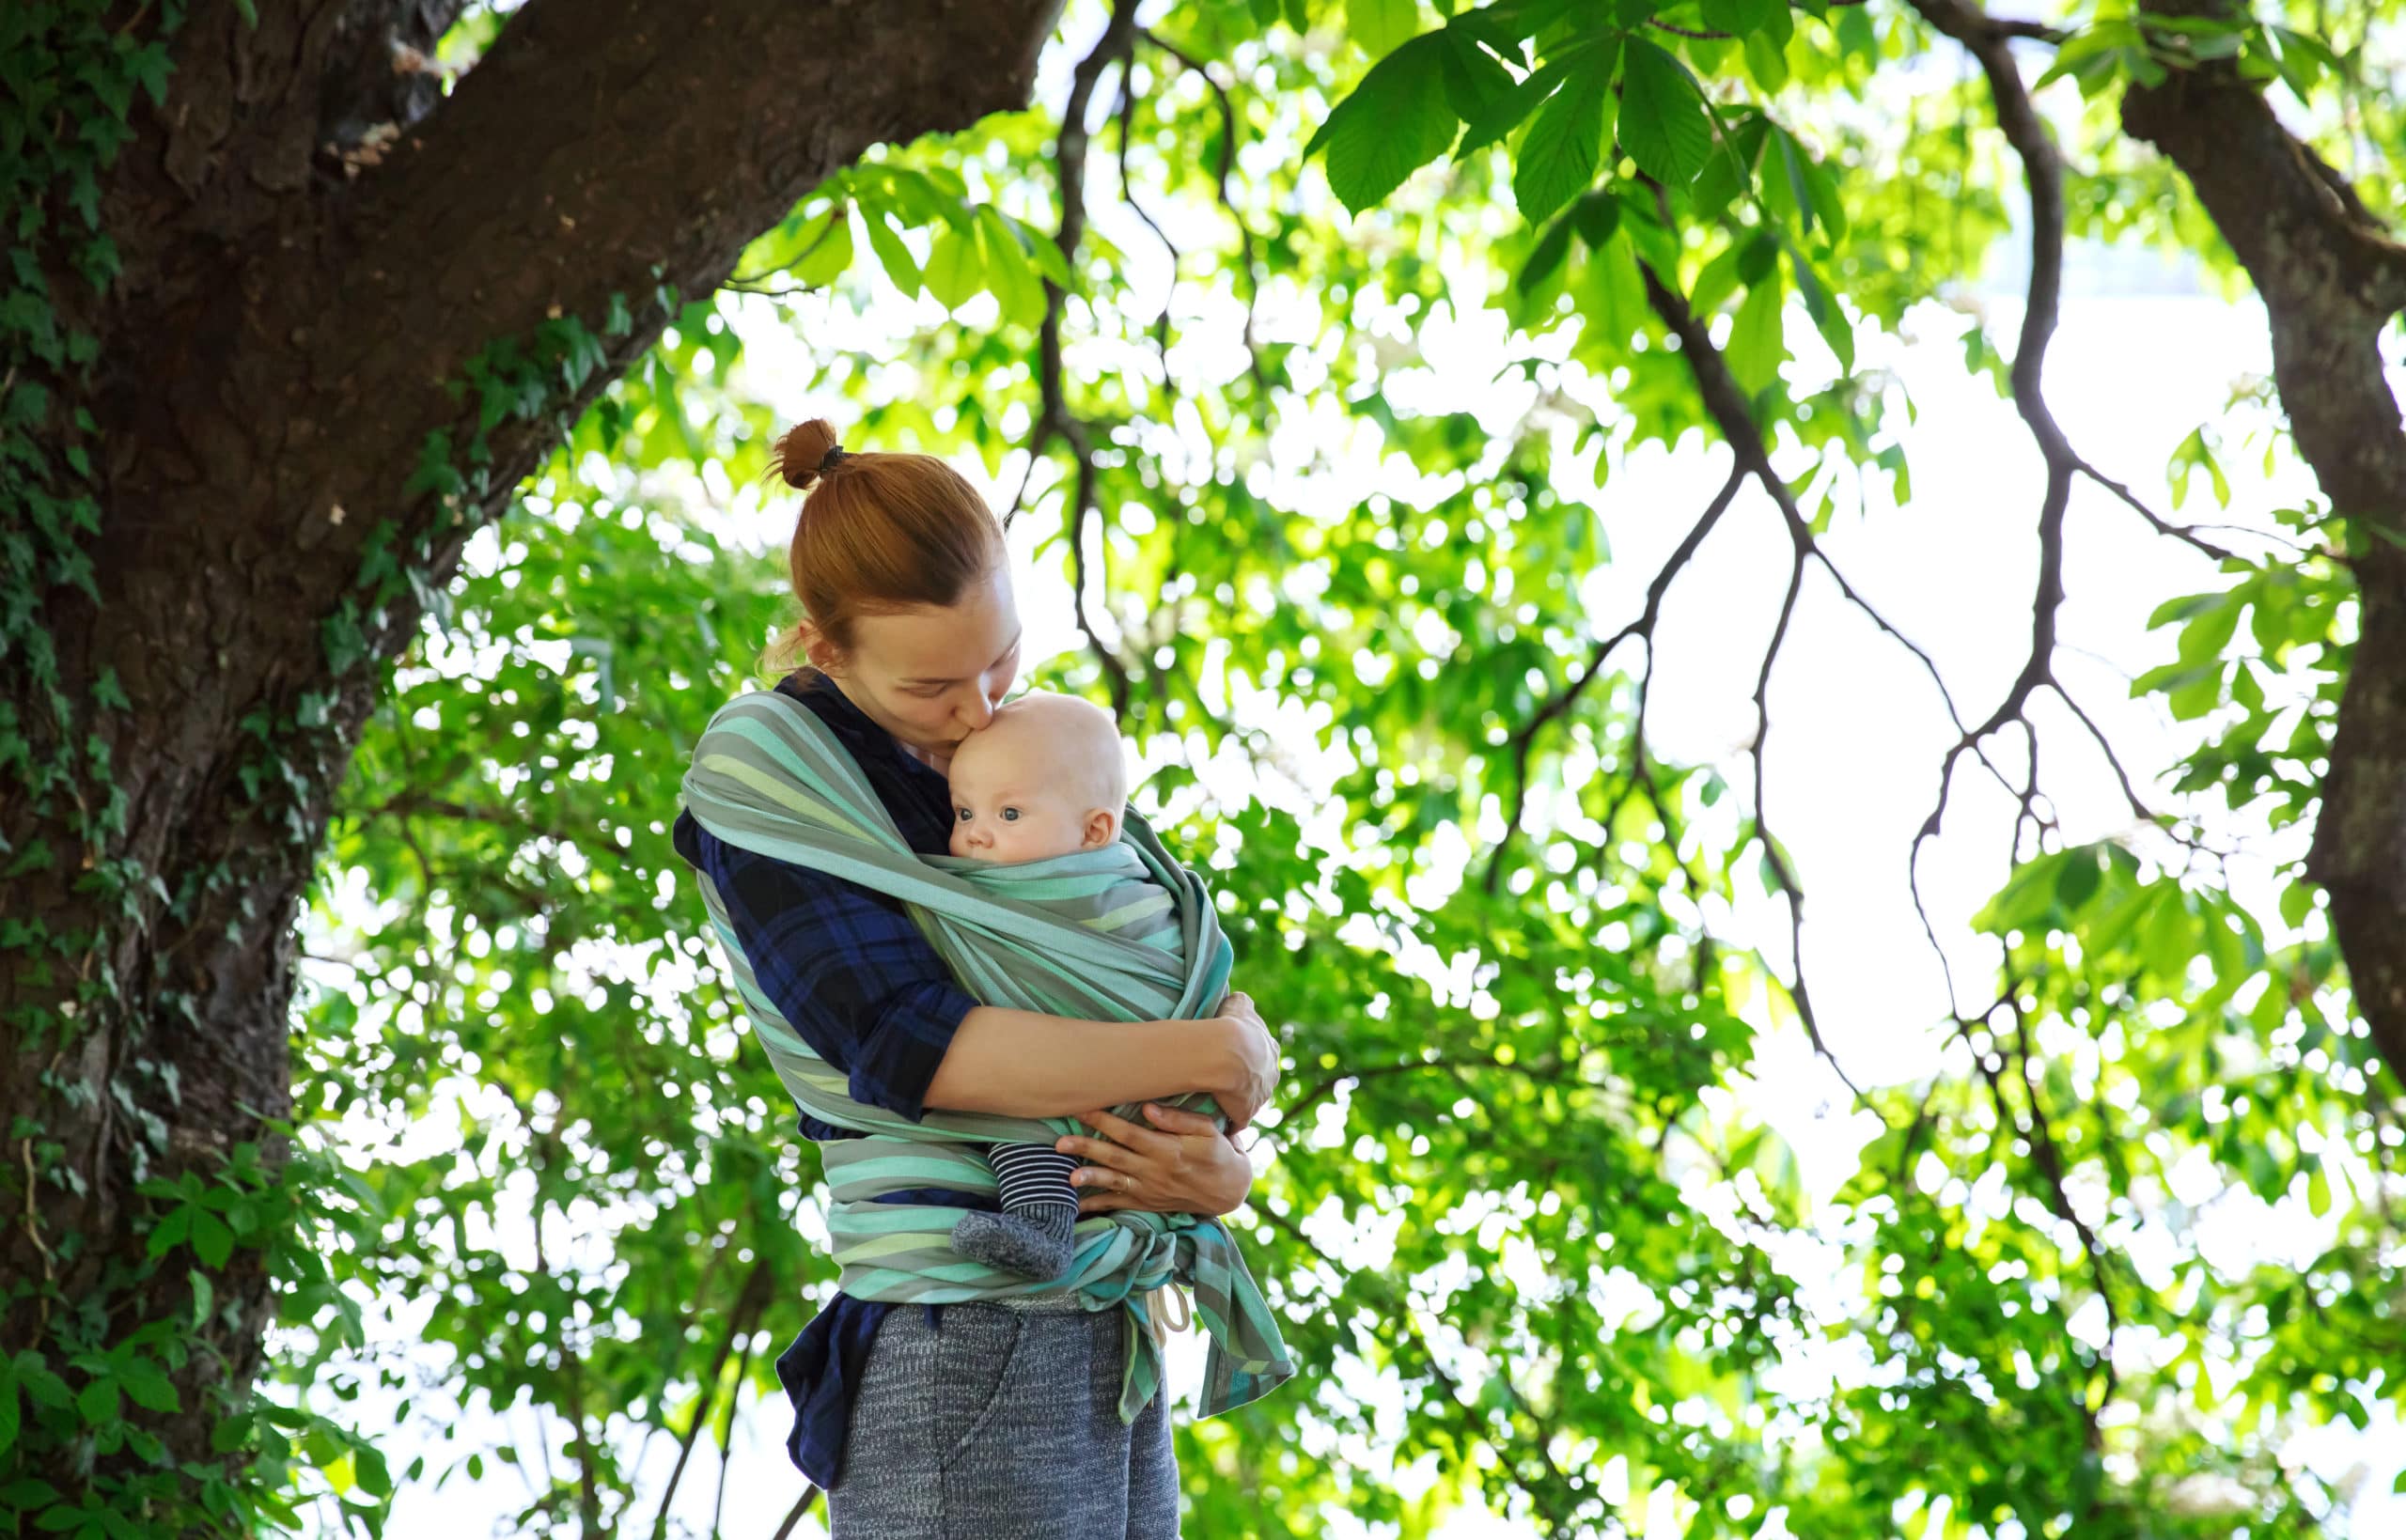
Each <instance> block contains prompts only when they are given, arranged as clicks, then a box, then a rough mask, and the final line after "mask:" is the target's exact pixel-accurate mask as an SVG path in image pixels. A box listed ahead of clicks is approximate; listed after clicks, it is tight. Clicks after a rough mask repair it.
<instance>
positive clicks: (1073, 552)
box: [1013, 0, 1136, 721]
mask: <svg viewBox="0 0 2406 1540" xmlns="http://www.w3.org/2000/svg"><path fill="white" fill-rule="evenodd" d="M1135 29H1136V3H1135V0H1117V3H1116V4H1115V5H1114V6H1113V7H1112V10H1111V22H1110V24H1109V25H1107V26H1105V27H1104V28H1103V32H1102V38H1101V40H1100V41H1098V42H1097V43H1096V44H1095V46H1094V50H1093V52H1091V53H1089V54H1087V55H1086V57H1085V58H1083V59H1081V60H1079V61H1078V67H1077V70H1076V71H1075V72H1074V73H1073V74H1072V76H1071V77H1070V100H1069V101H1068V103H1067V104H1066V105H1065V106H1064V107H1063V109H1062V113H1061V132H1060V133H1059V134H1058V135H1056V136H1055V141H1054V153H1055V160H1056V161H1057V163H1058V165H1059V170H1060V179H1061V226H1060V232H1059V234H1058V235H1057V236H1056V237H1055V242H1056V243H1057V244H1058V245H1059V246H1060V248H1061V256H1062V258H1063V260H1064V261H1066V262H1068V263H1069V264H1070V266H1071V268H1072V269H1073V270H1074V268H1075V266H1076V263H1077V254H1078V244H1079V242H1080V241H1081V240H1082V239H1083V238H1084V236H1085V234H1086V145H1087V141H1088V138H1089V134H1088V132H1087V129H1086V111H1087V107H1088V104H1089V103H1090V102H1092V101H1093V100H1094V88H1095V85H1096V83H1097V82H1098V81H1099V80H1101V77H1102V71H1103V70H1105V69H1107V68H1108V67H1109V66H1111V65H1112V64H1113V63H1115V62H1117V63H1119V64H1121V65H1122V67H1123V68H1124V67H1125V64H1126V61H1127V59H1128V56H1129V54H1130V53H1131V52H1132V51H1133V48H1134V46H1135ZM1066 300H1067V296H1066V295H1064V294H1063V293H1062V291H1061V288H1060V286H1058V285H1056V284H1055V283H1054V282H1052V280H1050V279H1047V280H1046V281H1045V285H1044V322H1043V325H1042V326H1040V327H1039V329H1038V332H1037V355H1038V359H1037V362H1038V369H1037V379H1038V385H1039V390H1040V391H1041V393H1042V396H1043V402H1044V410H1043V412H1042V413H1041V414H1040V415H1039V417H1038V419H1037V424H1036V429H1035V432H1034V433H1033V434H1032V435H1031V437H1030V439H1029V443H1028V453H1029V455H1030V457H1031V464H1030V467H1029V469H1030V473H1031V474H1033V471H1034V466H1033V463H1032V457H1033V456H1034V455H1035V454H1036V453H1037V452H1038V450H1039V449H1040V448H1041V447H1042V446H1043V445H1044V444H1045V443H1048V442H1049V441H1050V440H1051V439H1053V438H1055V437H1058V438H1059V439H1060V440H1061V441H1062V442H1063V443H1067V444H1068V445H1069V446H1070V456H1071V458H1072V459H1075V461H1076V462H1077V475H1076V478H1075V484H1074V487H1075V490H1074V491H1073V492H1072V494H1071V497H1070V506H1069V508H1068V510H1067V517H1066V524H1067V526H1068V527H1067V530H1066V533H1067V535H1068V537H1069V542H1070V578H1071V581H1072V583H1074V584H1075V595H1074V603H1073V604H1072V606H1071V609H1072V613H1073V614H1074V615H1075V617H1076V620H1077V624H1078V630H1079V631H1080V632H1082V633H1083V634H1084V635H1085V637H1086V648H1087V650H1088V651H1090V652H1092V653H1093V654H1094V656H1095V661H1097V662H1098V663H1100V664H1101V667H1102V672H1103V677H1104V680H1105V682H1106V683H1107V684H1108V685H1109V686H1110V690H1111V707H1112V713H1113V714H1114V715H1115V716H1117V717H1118V718H1119V719H1121V720H1122V721H1125V720H1126V718H1127V715H1128V709H1129V705H1130V702H1131V699H1132V696H1133V688H1132V685H1131V680H1130V677H1129V671H1128V665H1127V664H1126V663H1124V662H1122V661H1120V660H1119V657H1118V655H1117V653H1115V652H1113V651H1112V650H1111V648H1110V647H1109V646H1107V645H1106V644H1105V643H1104V642H1103V640H1102V636H1101V632H1099V631H1098V630H1096V629H1095V626H1094V621H1093V619H1092V617H1091V616H1090V615H1089V614H1087V613H1086V517H1087V515H1088V514H1093V513H1100V512H1101V509H1100V507H1099V506H1097V502H1096V498H1095V482H1096V472H1095V463H1094V442H1093V438H1092V436H1091V435H1090V434H1089V433H1088V431H1087V428H1086V423H1084V422H1083V421H1081V420H1080V419H1079V418H1078V417H1077V416H1076V415H1075V414H1073V413H1072V412H1070V407H1069V395H1068V390H1067V388H1066V386H1065V384H1064V382H1063V380H1062V367H1061V317H1062V312H1063V309H1064V305H1065V302H1066ZM1023 490H1024V488H1023ZM1016 511H1017V508H1016V506H1014V508H1013V512H1014V513H1016Z"/></svg>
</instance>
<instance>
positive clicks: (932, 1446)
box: [827, 1296, 1178, 1540]
mask: <svg viewBox="0 0 2406 1540" xmlns="http://www.w3.org/2000/svg"><path fill="white" fill-rule="evenodd" d="M1128 1330H1130V1328H1129V1324H1128V1313H1127V1312H1126V1311H1124V1310H1106V1311H1101V1312H1097V1313H1093V1314H1088V1313H1087V1312H1086V1311H1083V1310H1079V1309H1076V1308H1075V1306H1074V1305H1073V1304H1071V1303H1070V1302H1068V1301H1063V1300H1061V1299H1059V1297H1057V1296H1056V1297H1055V1298H1054V1299H1051V1300H1031V1301H1027V1302H1025V1303H1023V1304H1019V1305H1016V1306H1014V1307H1012V1308H1004V1307H1000V1306H995V1305H982V1304H980V1305H970V1304H961V1305H945V1307H944V1308H943V1309H942V1310H941V1311H940V1312H938V1324H937V1325H936V1326H934V1327H930V1326H929V1325H928V1313H927V1311H926V1310H924V1309H922V1308H920V1307H919V1306H916V1305H906V1306H904V1307H902V1308H901V1309H898V1310H894V1311H889V1312H888V1313H887V1314H886V1316H885V1319H884V1321H883V1323H882V1324H881V1325H880V1326H879V1327H878V1330H877V1340H876V1341H875V1343H874V1344H872V1345H871V1346H870V1348H869V1354H868V1368H867V1371H866V1372H865V1373H864V1374H863V1375H862V1377H861V1383H860V1386H859V1388H858V1389H857V1390H856V1391H855V1392H853V1399H852V1414H851V1424H850V1428H849V1431H848V1432H847V1433H846V1436H845V1439H844V1463H843V1470H842V1472H841V1473H840V1474H839V1475H838V1476H837V1477H836V1484H835V1485H834V1486H831V1487H829V1488H828V1490H827V1519H828V1524H829V1526H830V1528H831V1530H832V1532H833V1536H834V1540H1097V1537H1108V1536H1118V1535H1123V1534H1124V1535H1126V1536H1127V1537H1128V1540H1165V1537H1171V1536H1175V1535H1176V1534H1177V1533H1178V1458H1177V1456H1176V1455H1175V1454H1173V1453H1172V1452H1171V1449H1170V1439H1169V1417H1168V1413H1167V1411H1166V1408H1165V1407H1164V1403H1165V1402H1166V1401H1167V1399H1168V1397H1167V1394H1166V1393H1162V1394H1156V1395H1155V1396H1154V1397H1153V1399H1152V1400H1151V1402H1149V1403H1148V1405H1147V1406H1146V1408H1145V1409H1144V1410H1143V1411H1142V1412H1141V1413H1139V1414H1138V1415H1137V1418H1136V1420H1135V1422H1133V1423H1122V1422H1121V1421H1120V1420H1119V1377H1120V1361H1121V1355H1122V1353H1123V1351H1124V1343H1125V1333H1126V1332H1127V1331H1128ZM1165 1391H1166V1387H1164V1392H1165Z"/></svg>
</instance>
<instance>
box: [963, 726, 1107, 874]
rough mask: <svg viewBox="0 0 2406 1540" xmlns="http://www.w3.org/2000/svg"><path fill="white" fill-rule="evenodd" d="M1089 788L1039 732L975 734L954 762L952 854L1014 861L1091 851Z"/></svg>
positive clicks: (998, 730) (964, 743) (989, 732)
mask: <svg viewBox="0 0 2406 1540" xmlns="http://www.w3.org/2000/svg"><path fill="white" fill-rule="evenodd" d="M1084 782H1085V777H1083V776H1080V775H1076V774H1073V773H1070V770H1069V768H1068V767H1066V766H1064V765H1062V764H1061V763H1060V762H1059V759H1058V756H1057V755H1056V754H1052V753H1049V752H1047V750H1046V748H1045V746H1044V745H1043V743H1042V742H1041V741H1040V740H1039V735H1037V734H1035V733H1030V732H1013V731H1009V730H1008V729H1004V728H1002V727H1001V726H1000V724H999V723H998V724H997V727H995V728H989V729H987V730H985V731H983V732H976V733H972V734H970V735H969V737H968V738H967V739H965V740H964V741H963V742H962V743H961V748H960V749H959V750H958V751H956V752H955V753H954V754H953V756H952V817H953V823H952V853H953V854H954V855H957V856H968V857H971V858H973V859H975V860H977V861H1014V862H1015V861H1047V860H1050V859H1051V858H1053V857H1055V856H1065V855H1068V854H1069V853H1070V851H1072V850H1079V849H1084V848H1086V843H1087V834H1088V828H1089V824H1088V819H1089V816H1090V814H1091V813H1092V812H1093V811H1094V810H1093V809H1091V808H1088V807H1086V806H1083V805H1081V804H1082V803H1083V801H1085V799H1083V798H1081V797H1080V796H1079V795H1078V791H1079V789H1080V788H1081V787H1082V786H1083V785H1084Z"/></svg>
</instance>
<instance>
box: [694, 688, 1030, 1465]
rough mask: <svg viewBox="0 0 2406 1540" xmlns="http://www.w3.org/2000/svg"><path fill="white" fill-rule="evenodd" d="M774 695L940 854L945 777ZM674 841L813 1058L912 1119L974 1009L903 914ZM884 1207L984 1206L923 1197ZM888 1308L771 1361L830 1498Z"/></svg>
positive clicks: (809, 1135) (835, 1310)
mask: <svg viewBox="0 0 2406 1540" xmlns="http://www.w3.org/2000/svg"><path fill="white" fill-rule="evenodd" d="M777 688H778V689H779V690H780V691H782V692H785V693H786V694H788V695H790V696H792V697H793V698H794V699H795V700H798V701H800V702H802V703H803V704H804V705H805V706H806V707H808V708H810V709H811V710H812V711H813V712H814V713H816V714H817V716H818V718H819V720H820V722H822V723H825V724H826V725H827V727H828V728H829V730H830V731H832V732H833V733H834V734H835V735H836V739H837V740H838V741H840V742H841V743H842V744H843V745H844V747H845V749H846V750H848V751H849V752H850V753H851V756H852V758H853V759H854V760H855V761H857V762H858V763H859V765H860V768H861V773H862V774H863V775H864V776H866V777H867V780H868V784H869V788H870V789H871V790H872V791H874V792H876V793H877V798H878V801H881V802H883V803H884V804H885V810H886V812H887V813H889V814H891V815H892V816H893V817H894V822H895V824H896V826H897V827H898V828H899V829H900V831H901V832H902V837H903V838H904V839H905V840H907V841H909V842H910V845H911V848H913V849H914V850H916V851H918V852H919V853H921V854H922V855H942V854H944V853H945V850H946V849H947V848H948V847H949V845H950V843H951V839H952V818H953V811H952V793H951V791H950V790H949V788H948V787H947V786H946V785H945V778H944V776H943V775H942V774H940V773H939V772H938V771H936V770H932V769H930V767H929V766H927V765H925V764H923V763H921V762H920V761H918V760H916V759H914V758H912V757H911V756H910V755H909V754H905V753H904V752H903V751H902V749H901V747H900V745H898V744H897V743H896V742H895V741H894V739H893V738H892V736H891V735H889V734H888V733H887V732H886V731H885V730H884V729H883V728H882V727H880V726H878V725H877V724H876V723H873V722H871V721H869V719H868V718H867V716H865V715H863V714H862V712H861V709H860V708H858V707H856V706H854V705H853V704H852V703H851V701H849V700H847V699H845V698H844V695H843V692H841V691H839V690H837V689H836V687H835V686H834V684H832V683H831V682H830V681H829V680H828V679H827V678H826V677H823V676H820V675H816V674H811V675H803V674H794V675H789V676H788V677H786V678H785V680H784V681H783V682H781V683H780V684H779V685H778V686H777ZM673 838H674V840H675V842H676V846H677V853H678V854H679V855H680V856H682V857H684V858H685V860H686V862H687V863H690V864H691V865H693V866H694V867H695V868H696V869H698V870H700V871H702V872H705V873H707V874H709V876H710V879H711V881H712V882H713V883H715V884H716V885H717V887H718V891H719V896H720V897H721V898H722V899H723V900H724V901H725V902H726V917H727V922H728V924H729V925H730V926H733V928H734V931H735V939H736V941H737V943H738V944H739V945H741V946H742V948H743V956H744V957H745V959H746V960H747V961H749V962H750V963H751V965H752V972H753V974H754V976H755V977H756V978H758V981H759V985H760V988H761V991H762V992H763V993H765V994H766V995H767V996H768V997H769V999H770V1000H771V1001H773V1002H774V1003H775V1004H776V1007H777V1009H778V1010H779V1011H780V1012H782V1013H783V1014H784V1016H785V1019H787V1020H788V1021H789V1022H791V1023H792V1024H793V1029H794V1030H795V1031H796V1032H798V1033H800V1034H802V1037H803V1040H804V1041H805V1042H807V1043H808V1044H809V1045H810V1047H811V1050H812V1051H813V1052H815V1053H817V1054H818V1055H819V1056H820V1058H821V1059H823V1060H825V1061H826V1062H827V1063H829V1064H831V1065H834V1066H836V1067H837V1068H840V1069H842V1070H844V1071H845V1072H846V1073H848V1074H849V1075H850V1076H851V1095H852V1099H853V1100H855V1101H860V1102H866V1103H868V1104H870V1105H872V1106H877V1107H883V1108H887V1109H889V1110H891V1111H893V1112H899V1113H901V1114H902V1115H903V1116H904V1117H907V1118H911V1119H913V1120H914V1121H915V1120H916V1119H917V1118H918V1117H919V1116H920V1115H921V1113H922V1112H924V1111H925V1108H926V1097H927V1093H928V1082H929V1081H931V1080H933V1079H934V1078H935V1073H936V1066H937V1065H939V1064H941V1063H943V1061H944V1056H945V1050H947V1049H949V1048H950V1047H951V1046H952V1034H953V1033H954V1032H955V1031H957V1030H958V1029H959V1028H960V1026H961V1018H962V1017H965V1016H967V1015H968V1014H969V1013H970V1011H971V1010H972V1009H974V1008H975V1007H976V1004H977V1002H976V1000H975V999H973V998H971V997H970V996H969V995H968V994H966V993H964V992H963V991H962V990H961V987H960V986H959V985H958V984H956V983H954V982H953V977H952V973H951V972H950V970H948V969H946V968H945V965H944V959H943V958H942V957H939V956H938V955H937V954H936V950H935V948H934V947H933V946H932V945H930V943H929V941H928V939H927V937H926V936H925V935H924V934H922V933H921V931H920V930H919V927H918V926H916V925H915V924H914V923H913V922H912V920H911V917H910V916H909V915H908V914H907V913H905V912H904V911H903V909H902V905H901V904H900V902H899V901H898V900H896V899H893V898H888V897H886V896H885V895H884V894H876V893H871V892H870V891H869V890H868V889H867V888H864V887H860V886H858V885H856V884H854V883H851V882H847V881H844V880H842V879H839V878H834V877H830V876H828V875H827V874H825V873H824V872H816V871H811V870H809V869H807V868H805V867H802V866H795V865H792V864H789V863H786V862H782V861H778V860H776V859H775V858H773V857H771V856H764V855H759V854H757V853H755V852H753V851H750V850H742V849H738V848H735V847H734V846H731V845H727V844H724V843H722V842H721V841H720V840H718V839H717V838H715V837H714V836H712V835H711V833H710V832H709V831H707V830H705V829H703V828H702V827H701V825H699V824H697V823H695V821H694V819H693V817H692V815H690V814H685V813H680V814H679V815H678V816H677V825H676V828H675V830H674V831H673ZM800 1126H801V1130H802V1134H803V1137H804V1138H805V1139H811V1140H817V1141H820V1142H821V1143H824V1142H825V1141H828V1140H833V1139H849V1138H852V1137H854V1136H853V1135H852V1134H851V1132H850V1131H849V1130H847V1129H843V1128H836V1127H834V1126H833V1125H830V1124H825V1123H821V1122H820V1121H818V1120H817V1119H816V1118H811V1117H807V1116H805V1117H804V1118H802V1119H801V1125H800ZM885 1201H887V1202H904V1203H940V1204H950V1205H954V1206H963V1205H967V1206H980V1207H987V1208H992V1206H993V1205H992V1202H985V1203H978V1202H977V1201H976V1200H975V1199H970V1198H966V1197H964V1196H963V1195H961V1194H957V1193H949V1192H933V1191H921V1192H898V1193H895V1194H892V1195H890V1196H889V1197H888V1198H887V1199H886V1200H885ZM892 1308H893V1307H892V1306H891V1305H889V1304H886V1303H884V1302H883V1301H882V1300H875V1299H853V1298H852V1297H851V1295H848V1294H838V1295H836V1297H835V1298H834V1299H831V1300H829V1301H828V1303H827V1308H826V1309H824V1310H821V1311H820V1313H819V1314H817V1315H816V1316H814V1317H813V1318H812V1320H811V1322H810V1324H809V1325H808V1326H807V1327H805V1328H804V1329H803V1332H802V1335H801V1336H799V1337H797V1338H795V1339H794V1341H793V1345H792V1346H789V1347H788V1348H787V1349H786V1350H785V1352H784V1354H783V1355H781V1356H780V1357H779V1358H778V1360H777V1377H778V1379H779V1380H781V1381H782V1382H783V1383H784V1385H785V1388H786V1394H787V1396H788V1398H789V1399H790V1400H791V1401H792V1403H793V1410H794V1425H793V1431H792V1432H791V1433H790V1434H789V1435H788V1436H787V1439H786V1453H787V1454H789V1455H790V1456H791V1457H792V1459H793V1462H794V1464H796V1465H798V1466H800V1467H801V1468H802V1471H803V1474H805V1475H806V1476H808V1477H809V1478H810V1479H811V1480H812V1481H813V1482H815V1483H817V1484H818V1485H819V1486H821V1487H826V1486H833V1485H834V1483H835V1479H836V1473H837V1471H838V1470H840V1468H841V1466H842V1463H843V1454H844V1435H845V1431H846V1429H847V1428H848V1427H849V1425H850V1424H851V1410H852V1394H853V1392H854V1391H855V1390H856V1389H857V1388H858V1387H859V1385H860V1382H861V1375H862V1372H863V1371H864V1370H865V1369H866V1368H867V1364H868V1351H869V1345H870V1343H871V1342H872V1341H874V1340H875V1338H876V1336H877V1329H878V1327H879V1326H880V1325H881V1324H883V1321H884V1319H885V1313H886V1312H887V1311H888V1310H890V1309H892ZM934 1310H935V1307H933V1306H930V1307H929V1311H930V1316H932V1315H933V1314H934Z"/></svg>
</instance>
